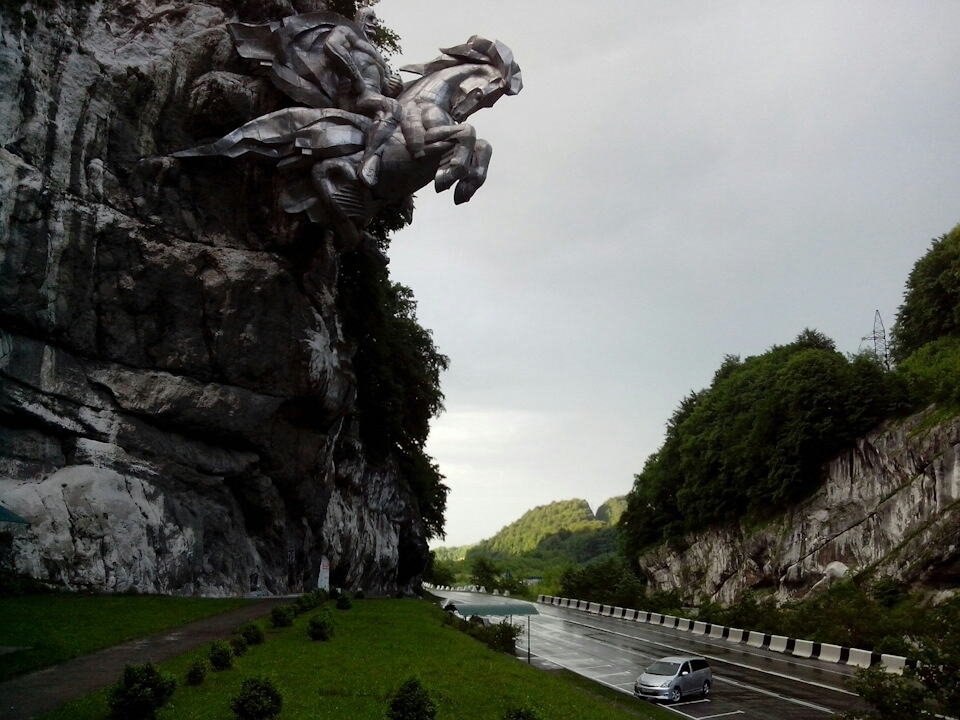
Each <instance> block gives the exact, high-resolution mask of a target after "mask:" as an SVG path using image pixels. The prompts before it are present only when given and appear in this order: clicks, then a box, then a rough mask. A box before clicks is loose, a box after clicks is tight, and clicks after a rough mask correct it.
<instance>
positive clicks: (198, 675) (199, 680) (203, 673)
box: [187, 657, 210, 685]
mask: <svg viewBox="0 0 960 720" xmlns="http://www.w3.org/2000/svg"><path fill="white" fill-rule="evenodd" d="M209 672H210V661H209V660H207V659H206V658H203V657H198V658H195V659H194V661H193V662H192V663H190V667H189V668H187V685H203V681H204V680H206V679H207V674H208V673H209Z"/></svg>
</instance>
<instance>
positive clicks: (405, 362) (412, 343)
mask: <svg viewBox="0 0 960 720" xmlns="http://www.w3.org/2000/svg"><path fill="white" fill-rule="evenodd" d="M337 289H338V305H339V308H340V316H341V318H342V321H343V331H344V335H345V336H346V338H347V340H348V341H349V342H351V343H352V344H353V345H354V346H355V347H356V351H355V353H354V356H353V367H354V371H355V373H356V376H357V406H358V409H359V422H360V437H361V439H362V440H363V443H364V447H365V449H366V451H367V453H368V455H369V458H370V459H371V460H372V461H373V462H386V461H387V460H388V459H389V458H391V457H393V458H396V459H397V460H398V463H399V469H400V475H401V477H402V478H403V479H404V480H405V481H406V482H407V484H408V486H409V488H410V490H411V492H412V493H413V495H414V497H415V498H416V499H417V502H418V505H419V509H420V513H421V515H422V517H423V520H424V524H425V526H426V528H427V531H428V533H429V534H430V536H431V537H438V536H442V535H443V522H444V517H443V514H444V511H445V509H446V498H447V487H446V486H445V485H444V484H443V482H442V481H443V476H442V475H441V474H440V472H439V469H438V467H437V466H436V464H435V463H434V462H433V461H432V459H431V458H430V457H429V456H428V455H427V454H426V452H425V451H424V444H425V443H426V441H427V436H428V435H429V433H430V420H431V419H432V418H433V417H435V416H436V415H437V414H439V413H440V412H441V411H442V410H443V393H442V392H441V391H440V374H441V372H443V371H444V370H445V369H446V368H447V366H448V364H449V360H448V359H447V357H446V356H444V355H442V354H440V352H438V350H437V348H436V347H435V346H434V344H433V338H432V337H431V334H430V331H429V330H426V329H424V328H423V327H421V326H420V324H419V323H418V322H417V317H416V307H417V305H416V301H415V300H414V299H413V293H412V292H411V291H410V289H409V288H407V287H404V286H403V285H400V284H399V283H393V282H390V279H389V275H388V274H387V270H386V268H384V267H382V266H380V265H377V264H376V263H375V262H373V261H372V260H371V259H370V258H369V257H368V256H367V255H365V254H363V253H361V252H353V253H348V254H346V255H344V256H343V257H342V258H341V262H340V274H339V277H338V283H337Z"/></svg>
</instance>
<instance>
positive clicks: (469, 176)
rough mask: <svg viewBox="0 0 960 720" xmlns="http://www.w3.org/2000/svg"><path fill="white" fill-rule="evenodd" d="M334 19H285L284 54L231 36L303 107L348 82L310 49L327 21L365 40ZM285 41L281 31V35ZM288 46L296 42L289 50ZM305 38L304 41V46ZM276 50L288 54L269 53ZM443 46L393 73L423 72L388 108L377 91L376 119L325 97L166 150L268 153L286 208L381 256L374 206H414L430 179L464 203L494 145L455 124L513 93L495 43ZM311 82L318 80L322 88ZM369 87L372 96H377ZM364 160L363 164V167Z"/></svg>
mask: <svg viewBox="0 0 960 720" xmlns="http://www.w3.org/2000/svg"><path fill="white" fill-rule="evenodd" d="M317 15H319V14H317ZM334 17H335V18H337V20H336V21H335V22H331V20H330V16H329V15H328V14H326V13H324V14H323V17H322V20H323V23H324V26H323V29H321V30H318V27H319V26H320V24H319V23H318V22H317V21H316V18H309V17H308V16H295V17H293V18H288V19H287V20H286V21H284V23H286V25H287V26H288V27H289V28H290V30H289V31H288V33H287V38H286V40H289V42H287V44H286V49H284V48H282V47H273V48H270V47H268V48H267V49H263V45H264V44H263V43H260V44H254V45H255V47H254V49H253V50H251V49H250V48H251V44H252V43H251V42H250V41H249V39H247V38H248V37H249V34H250V33H249V31H248V30H247V31H246V35H244V32H238V31H234V39H235V42H236V43H237V45H238V49H239V50H240V52H241V54H242V55H244V56H247V57H257V58H259V59H260V60H261V64H262V65H265V66H266V65H268V64H270V63H271V60H270V58H269V56H270V55H271V54H272V55H274V59H273V60H272V67H273V75H274V82H275V84H277V86H278V87H280V88H281V89H284V90H285V92H287V94H288V95H290V96H291V97H294V99H297V100H300V101H301V102H303V101H305V99H306V101H308V102H310V101H311V98H317V97H320V95H321V92H320V89H322V88H323V87H326V88H328V89H330V90H329V91H328V92H326V93H324V96H325V97H329V96H335V90H336V88H337V87H340V88H343V87H345V86H349V84H350V80H351V78H350V77H347V78H344V77H343V75H344V74H345V73H341V74H340V78H339V84H337V83H334V82H332V81H331V80H330V74H331V73H333V74H334V75H336V73H337V68H336V67H335V65H336V64H335V63H329V62H326V60H325V56H324V55H323V53H322V50H320V49H319V47H320V43H322V42H323V41H324V38H326V37H328V35H329V32H330V30H329V28H330V27H337V26H338V25H339V26H345V27H346V28H347V29H348V30H349V31H350V32H354V33H355V34H357V35H358V37H365V36H364V35H363V32H364V30H363V26H362V25H359V26H358V25H354V24H353V23H350V22H349V21H347V20H345V19H344V18H339V17H338V16H334ZM305 18H306V20H305ZM248 27H249V26H244V28H245V29H246V28H248ZM259 27H260V28H266V29H264V30H259V28H255V30H257V32H260V33H261V35H263V34H265V33H267V32H269V33H272V34H271V35H270V36H269V38H270V40H271V41H273V39H274V38H275V37H276V36H280V34H281V33H282V32H283V31H284V26H283V25H280V24H277V25H274V26H269V27H267V26H259ZM278 28H279V30H278ZM304 28H307V30H304ZM305 37H306V38H307V41H304V39H303V38H305ZM286 40H284V38H283V37H281V41H283V42H286ZM283 42H279V43H277V42H274V45H283ZM297 43H299V45H300V47H296V45H297ZM328 44H329V41H328ZM304 45H307V46H309V48H308V49H307V50H306V51H305V50H304V47H303V46H304ZM290 48H293V49H292V50H291V49H290ZM282 52H285V53H286V57H287V58H290V57H293V60H292V61H290V60H286V61H284V60H278V59H277V58H278V57H280V56H281V54H282ZM366 52H367V54H366V55H364V56H363V57H362V58H361V59H364V60H369V58H370V56H369V50H368V51H366ZM441 52H442V53H443V54H442V55H441V56H440V57H438V58H437V59H435V60H433V61H431V62H428V63H425V64H423V65H411V66H406V67H404V68H401V69H402V70H404V71H407V72H411V73H416V74H418V75H420V76H421V77H420V78H419V79H417V80H414V81H412V82H410V83H407V84H406V85H405V86H404V87H403V90H402V91H401V92H399V94H398V95H397V96H396V101H395V104H394V102H393V101H392V100H389V99H385V98H384V97H381V96H379V95H376V97H377V98H378V100H379V102H380V104H379V105H376V104H374V105H376V107H377V108H385V110H384V112H383V113H381V114H375V113H372V112H368V113H367V114H361V112H356V111H354V110H356V109H357V108H356V106H357V103H353V104H351V102H350V101H349V99H347V100H344V101H338V100H336V97H334V98H333V99H332V100H331V101H330V102H327V101H326V100H324V101H323V102H324V103H325V104H334V103H336V104H337V105H339V106H340V107H320V108H317V107H291V108H285V109H283V110H278V111H276V112H273V113H269V114H267V115H264V116H262V117H259V118H256V119H254V120H251V121H250V122H248V123H246V124H245V125H243V126H241V127H239V128H237V129H236V130H234V131H233V132H231V133H230V134H228V135H226V136H225V137H223V138H221V139H220V140H218V141H216V142H214V143H211V144H209V145H203V146H201V147H197V148H193V149H191V150H185V151H182V152H179V153H176V154H175V157H181V158H183V157H198V156H209V155H219V156H226V157H239V156H241V155H247V154H255V155H260V156H264V157H266V158H270V159H272V160H274V161H275V162H276V164H277V167H278V169H279V170H280V171H281V172H283V193H282V196H281V198H280V199H281V204H282V206H283V208H284V210H286V211H287V212H289V213H299V212H305V213H306V214H307V215H308V217H309V218H310V219H311V220H312V221H314V222H316V223H319V224H322V225H323V226H324V227H326V228H328V229H329V230H330V231H331V232H332V233H333V236H334V239H335V244H336V247H337V248H338V249H339V250H340V251H348V250H352V249H354V248H357V247H360V248H363V249H365V250H368V251H369V252H371V254H373V255H379V251H378V250H377V248H376V242H375V241H374V240H373V238H372V237H371V236H370V235H369V234H368V233H366V232H365V231H364V228H365V227H366V226H367V225H368V224H369V223H370V221H371V220H372V219H373V218H374V217H375V216H376V214H377V213H378V212H379V211H380V210H382V209H383V208H387V207H396V208H399V209H401V210H404V211H405V212H411V211H412V195H413V193H414V192H416V191H417V190H419V189H420V188H422V187H423V186H425V185H427V184H429V183H430V181H431V180H432V181H433V183H434V186H435V188H436V190H437V192H441V191H443V190H447V189H449V188H451V187H453V186H454V185H456V189H455V191H454V202H456V203H457V204H460V203H463V202H466V201H467V200H469V199H470V198H471V197H472V196H473V194H474V193H475V192H476V191H477V190H478V189H479V188H480V186H481V185H483V183H484V180H485V179H486V176H487V167H488V165H489V162H490V157H491V154H492V149H491V147H490V144H489V143H487V142H486V141H484V140H480V139H478V138H477V136H476V132H475V131H474V129H473V127H472V126H471V125H469V124H467V123H466V122H464V120H465V119H466V118H467V117H469V116H470V115H471V114H473V113H474V112H476V111H477V110H479V109H480V108H484V107H490V106H492V105H493V104H494V103H495V102H496V101H497V100H498V99H499V98H500V97H502V96H503V95H515V94H517V93H518V92H520V89H521V88H522V81H521V76H520V68H519V67H518V66H517V64H516V62H514V60H513V53H512V52H511V51H510V49H509V48H508V47H507V46H506V45H504V44H502V43H500V42H497V41H490V40H485V39H483V38H480V37H477V36H474V37H472V38H470V39H469V40H468V41H467V42H466V43H464V44H463V45H458V46H456V47H452V48H447V49H443V50H441ZM329 54H330V53H329V52H328V53H327V55H329ZM377 57H379V56H377ZM374 60H377V62H378V63H379V64H376V63H370V62H368V67H374V69H375V70H376V69H377V68H380V67H382V68H383V69H384V70H386V64H385V63H382V61H380V60H378V59H377V58H374ZM311 63H312V66H313V68H314V69H317V68H318V67H319V71H317V72H313V73H307V72H306V70H305V69H309V68H308V66H310V65H311ZM290 68H293V71H294V72H299V74H300V77H301V80H297V79H296V78H293V82H291V75H292V72H291V69H290ZM378 72H379V70H378ZM353 77H354V78H355V77H356V75H353ZM373 77H374V79H375V80H376V79H377V78H383V82H382V83H381V85H382V87H383V89H384V91H385V92H389V91H388V90H387V88H388V87H393V86H397V87H399V84H398V83H397V82H396V81H395V80H393V78H395V77H396V76H393V78H390V79H389V81H388V79H387V78H386V75H383V76H380V75H376V74H374V76H373ZM317 78H323V79H324V81H323V82H322V83H321V82H320V81H319V80H317ZM334 80H336V77H334ZM376 84H377V83H376V82H374V85H376ZM357 85H358V84H357ZM304 87H306V88H307V90H304ZM288 88H289V89H288ZM313 88H317V91H314V90H313ZM376 90H377V88H375V89H374V90H373V91H370V92H371V93H372V94H375V93H376ZM363 97H368V96H367V95H365V96H363ZM348 98H349V95H348ZM361 99H362V98H361ZM312 104H320V101H316V102H313V103H312ZM368 105H370V103H368ZM344 107H348V108H351V109H343V108H344ZM398 111H399V112H398ZM391 113H392V114H393V115H394V116H396V117H398V118H399V120H395V121H393V124H392V125H391V124H389V122H390V118H389V115H390V114H391ZM385 117H386V120H385V119H384V118H385ZM383 126H386V127H388V128H392V132H390V133H389V134H388V135H387V136H386V137H385V138H383V137H380V138H379V139H378V140H376V147H371V142H373V141H372V140H371V137H372V136H374V135H376V134H377V128H378V127H383ZM381 134H383V133H381ZM371 158H372V161H371ZM368 164H369V166H372V171H370V172H368V170H370V169H371V167H369V166H368ZM361 165H363V167H361ZM379 257H381V258H382V255H379ZM383 260H384V261H385V258H383Z"/></svg>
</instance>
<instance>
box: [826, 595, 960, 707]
mask: <svg viewBox="0 0 960 720" xmlns="http://www.w3.org/2000/svg"><path fill="white" fill-rule="evenodd" d="M924 620H925V622H924V625H923V627H922V628H918V629H915V633H914V634H913V635H912V639H913V643H912V646H911V648H910V655H911V656H912V657H913V658H914V659H915V660H917V664H916V667H915V668H913V669H911V668H907V669H906V671H905V672H904V674H903V676H902V677H899V676H896V675H888V674H887V673H884V672H879V671H876V670H861V671H859V672H858V673H857V677H856V679H855V680H854V681H853V683H852V686H853V688H854V689H855V690H856V691H857V693H858V694H859V695H860V696H861V697H862V698H863V699H864V700H865V701H866V702H867V704H868V705H870V708H871V709H870V710H869V711H867V712H855V713H848V714H846V715H844V716H843V717H844V718H846V719H847V720H852V719H854V718H862V719H864V720H920V718H928V719H930V720H933V718H937V717H957V716H958V715H960V598H953V599H951V600H950V601H949V602H947V603H944V604H943V605H941V606H940V607H937V608H934V609H933V610H932V611H930V612H929V613H928V614H927V616H926V617H925V618H924Z"/></svg>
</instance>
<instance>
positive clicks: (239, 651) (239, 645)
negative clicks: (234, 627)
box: [230, 635, 247, 657]
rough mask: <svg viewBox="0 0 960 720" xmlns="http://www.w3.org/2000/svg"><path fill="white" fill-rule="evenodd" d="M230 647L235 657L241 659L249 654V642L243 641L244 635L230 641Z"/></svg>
mask: <svg viewBox="0 0 960 720" xmlns="http://www.w3.org/2000/svg"><path fill="white" fill-rule="evenodd" d="M230 647H231V648H233V654H234V656H235V657H241V656H243V655H245V654H246V652H247V641H246V640H244V639H243V635H239V636H237V637H235V638H232V639H231V640H230Z"/></svg>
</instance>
